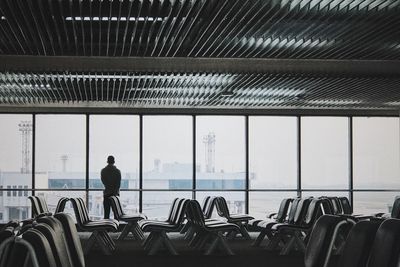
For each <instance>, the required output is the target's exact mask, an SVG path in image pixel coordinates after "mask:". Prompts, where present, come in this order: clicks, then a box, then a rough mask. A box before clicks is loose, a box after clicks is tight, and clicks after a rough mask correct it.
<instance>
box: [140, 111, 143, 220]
mask: <svg viewBox="0 0 400 267" xmlns="http://www.w3.org/2000/svg"><path fill="white" fill-rule="evenodd" d="M142 190H143V115H139V212H143V191H142Z"/></svg>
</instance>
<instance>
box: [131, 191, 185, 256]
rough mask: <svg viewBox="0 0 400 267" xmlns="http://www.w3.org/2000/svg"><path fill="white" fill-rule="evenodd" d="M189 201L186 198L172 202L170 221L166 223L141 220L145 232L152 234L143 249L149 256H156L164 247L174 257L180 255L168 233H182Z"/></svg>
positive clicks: (141, 226)
mask: <svg viewBox="0 0 400 267" xmlns="http://www.w3.org/2000/svg"><path fill="white" fill-rule="evenodd" d="M188 202H189V200H188V199H185V198H176V199H174V201H173V202H172V206H171V208H170V212H169V216H168V219H167V220H165V221H155V220H141V221H139V222H138V224H139V226H140V228H141V229H142V231H144V232H150V234H149V236H148V237H147V239H146V241H145V242H144V244H143V247H144V249H145V250H146V251H148V254H149V255H154V254H156V253H157V252H158V251H159V250H160V249H161V247H162V246H164V247H165V248H167V250H168V251H169V252H170V253H171V254H172V255H178V252H177V250H176V249H175V247H174V246H173V244H172V243H171V240H170V239H169V238H168V235H167V233H168V232H176V231H180V230H181V228H182V227H183V221H184V220H185V213H186V206H187V204H188Z"/></svg>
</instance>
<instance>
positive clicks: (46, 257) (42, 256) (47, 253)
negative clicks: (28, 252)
mask: <svg viewBox="0 0 400 267" xmlns="http://www.w3.org/2000/svg"><path fill="white" fill-rule="evenodd" d="M22 237H23V239H24V240H26V241H27V242H28V243H29V244H30V245H31V246H32V248H33V250H34V252H35V255H36V259H37V261H38V263H39V266H40V267H55V266H57V263H56V259H55V256H56V255H54V254H53V250H52V249H51V246H50V242H49V240H48V239H47V237H46V236H45V235H44V234H43V233H42V232H41V231H40V229H34V228H32V229H29V230H28V231H26V232H25V233H24V235H23V236H22ZM17 252H18V250H15V253H17ZM19 257H21V256H19Z"/></svg>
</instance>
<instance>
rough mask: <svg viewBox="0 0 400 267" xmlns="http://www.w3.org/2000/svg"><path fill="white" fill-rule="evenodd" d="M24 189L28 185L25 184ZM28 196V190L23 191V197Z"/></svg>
mask: <svg viewBox="0 0 400 267" xmlns="http://www.w3.org/2000/svg"><path fill="white" fill-rule="evenodd" d="M24 189H28V186H27V185H24ZM27 196H28V191H26V190H25V191H24V197H27Z"/></svg>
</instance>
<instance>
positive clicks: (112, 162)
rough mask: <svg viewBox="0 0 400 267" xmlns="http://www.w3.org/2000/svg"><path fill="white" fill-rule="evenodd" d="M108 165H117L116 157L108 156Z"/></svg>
mask: <svg viewBox="0 0 400 267" xmlns="http://www.w3.org/2000/svg"><path fill="white" fill-rule="evenodd" d="M107 163H108V164H114V163H115V159H114V156H108V158H107Z"/></svg>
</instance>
